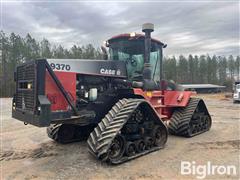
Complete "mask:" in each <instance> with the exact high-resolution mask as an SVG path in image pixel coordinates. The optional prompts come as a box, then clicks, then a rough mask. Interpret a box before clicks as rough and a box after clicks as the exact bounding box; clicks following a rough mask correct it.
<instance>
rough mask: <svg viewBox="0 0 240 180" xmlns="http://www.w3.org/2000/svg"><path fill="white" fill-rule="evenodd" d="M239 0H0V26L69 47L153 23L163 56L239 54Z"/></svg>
mask: <svg viewBox="0 0 240 180" xmlns="http://www.w3.org/2000/svg"><path fill="white" fill-rule="evenodd" d="M239 9H240V3H239V1H236V0H235V1H234V0H233V1H223V0H211V1H206V0H198V1H190V0H184V1H176V0H172V1H171V0H169V1H166V0H164V1H161V0H155V1H154V0H151V1H147V0H137V1H135V0H131V1H127V0H122V1H106V0H105V1H100V0H98V1H97V0H95V1H74V0H71V1H50V0H49V1H47V0H44V1H41V0H39V1H25V2H23V1H21V2H20V1H10V0H7V1H4V0H2V1H1V30H3V31H4V32H6V33H11V32H14V33H16V34H19V35H21V36H26V34H27V33H30V34H31V35H32V36H33V37H34V38H36V39H37V40H42V39H43V38H46V39H48V40H49V41H50V42H51V43H53V44H62V45H63V46H64V47H66V48H70V47H71V46H72V45H73V44H77V45H85V44H88V43H92V44H93V45H94V46H96V47H99V46H101V45H102V44H103V42H104V41H105V40H107V39H108V38H110V37H112V36H114V35H118V34H121V33H131V32H141V26H142V24H143V23H146V22H151V23H154V25H155V31H154V32H153V33H152V37H154V38H157V39H159V40H160V41H162V42H163V43H166V44H167V45H168V46H167V48H166V49H164V54H165V55H180V54H183V55H188V54H190V53H191V54H196V55H198V54H206V53H208V54H210V55H213V54H217V55H226V56H227V55H230V54H232V55H234V56H237V55H239V54H240V51H239V48H240V42H239V31H240V26H239V19H240V17H239V11H240V10H239Z"/></svg>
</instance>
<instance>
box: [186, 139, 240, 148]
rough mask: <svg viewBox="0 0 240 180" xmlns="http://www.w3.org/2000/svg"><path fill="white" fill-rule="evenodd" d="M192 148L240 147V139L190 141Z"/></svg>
mask: <svg viewBox="0 0 240 180" xmlns="http://www.w3.org/2000/svg"><path fill="white" fill-rule="evenodd" d="M190 145H191V146H192V147H194V149H196V146H198V147H197V148H204V149H237V150H239V149H240V140H228V141H215V142H195V143H190Z"/></svg>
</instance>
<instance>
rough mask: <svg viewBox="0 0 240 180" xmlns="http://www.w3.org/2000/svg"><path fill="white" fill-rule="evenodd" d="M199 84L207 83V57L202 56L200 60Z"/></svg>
mask: <svg viewBox="0 0 240 180" xmlns="http://www.w3.org/2000/svg"><path fill="white" fill-rule="evenodd" d="M198 83H199V84H201V83H203V84H205V83H207V62H206V56H205V55H201V56H200V58H199V82H198Z"/></svg>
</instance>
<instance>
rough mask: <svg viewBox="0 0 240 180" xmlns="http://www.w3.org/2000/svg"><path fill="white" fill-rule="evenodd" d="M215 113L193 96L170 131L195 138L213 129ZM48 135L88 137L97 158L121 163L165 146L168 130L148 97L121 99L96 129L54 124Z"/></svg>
mask: <svg viewBox="0 0 240 180" xmlns="http://www.w3.org/2000/svg"><path fill="white" fill-rule="evenodd" d="M211 123H212V122H211V116H210V115H209V113H208V111H207V108H206V106H205V104H204V102H203V100H202V99H198V98H191V99H190V100H189V103H188V105H187V106H186V107H184V108H178V109H176V110H175V111H174V113H173V115H172V117H171V120H170V123H169V125H168V130H169V133H171V134H173V135H178V136H185V137H192V136H195V135H198V134H200V133H203V132H205V131H208V130H209V129H210V128H211ZM47 132H48V136H49V137H50V138H52V139H54V140H55V141H57V142H60V143H69V142H74V141H80V140H86V139H87V138H88V140H87V142H88V146H89V151H90V153H91V154H93V155H94V156H95V157H97V159H99V160H101V161H105V162H108V163H111V164H119V163H122V162H125V161H128V160H131V159H134V158H136V157H139V156H142V155H145V154H147V153H150V152H153V151H156V150H159V149H161V148H163V147H164V145H165V143H166V141H167V136H168V131H167V128H166V126H165V125H164V124H163V122H162V121H161V120H160V119H159V117H158V115H157V114H156V112H155V111H154V110H153V109H152V107H151V106H150V105H149V103H148V102H146V101H145V100H144V99H126V98H124V99H122V100H119V101H118V102H117V103H116V104H115V105H114V106H113V107H112V109H111V110H110V111H109V112H108V113H107V114H106V115H105V117H104V118H103V119H102V120H101V121H100V122H99V123H98V125H97V126H96V127H95V128H94V127H93V126H78V125H75V124H59V125H51V126H50V127H48V129H47Z"/></svg>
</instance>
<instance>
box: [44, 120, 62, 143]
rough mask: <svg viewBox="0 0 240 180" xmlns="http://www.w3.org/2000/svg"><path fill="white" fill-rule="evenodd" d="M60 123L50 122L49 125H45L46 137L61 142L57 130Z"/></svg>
mask: <svg viewBox="0 0 240 180" xmlns="http://www.w3.org/2000/svg"><path fill="white" fill-rule="evenodd" d="M61 125H62V124H51V125H50V126H48V127H47V135H48V137H49V138H51V139H53V140H54V141H56V142H59V143H61V140H60V139H59V138H58V131H59V129H60V127H61Z"/></svg>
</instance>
